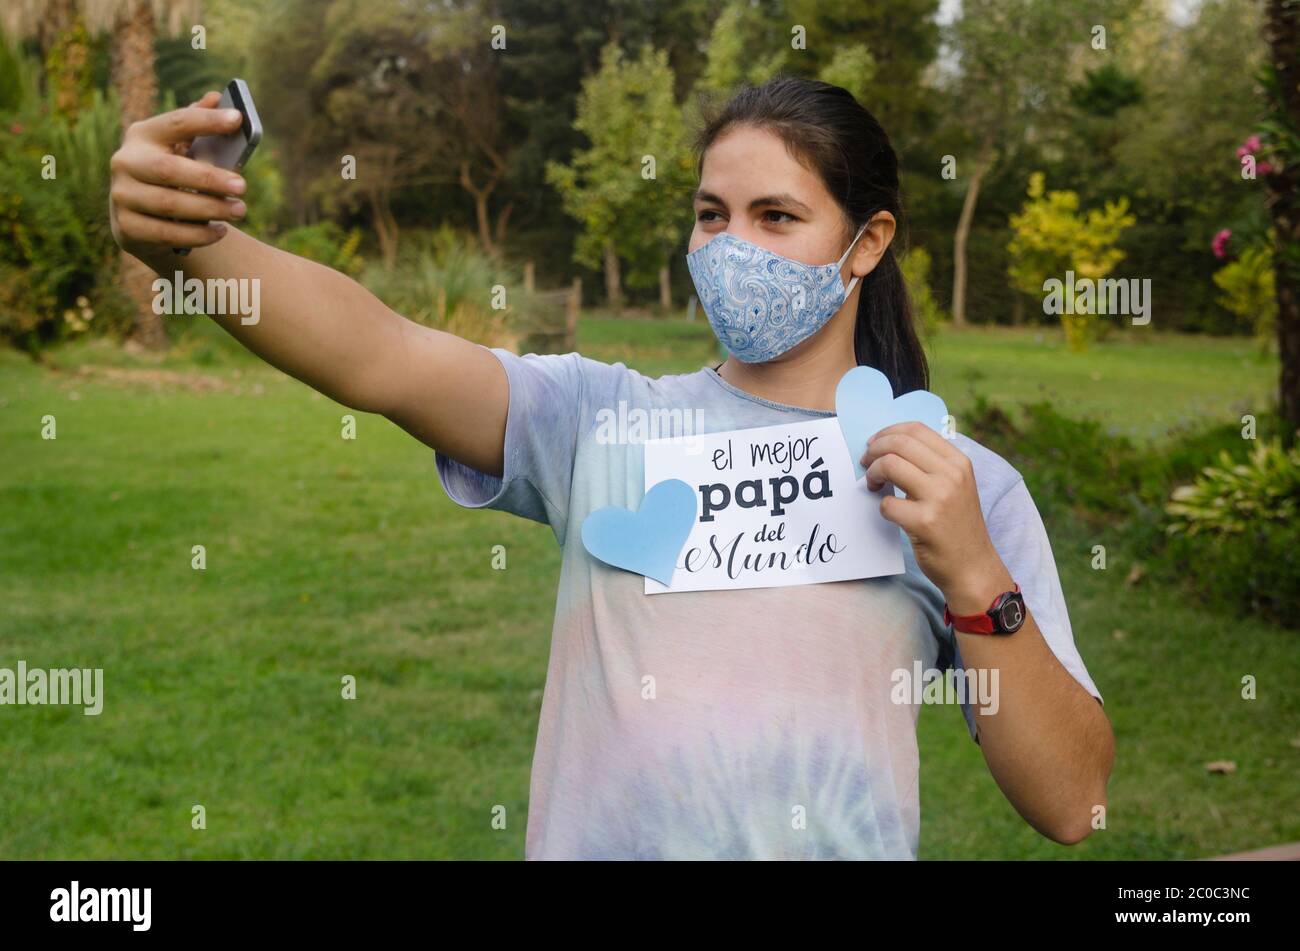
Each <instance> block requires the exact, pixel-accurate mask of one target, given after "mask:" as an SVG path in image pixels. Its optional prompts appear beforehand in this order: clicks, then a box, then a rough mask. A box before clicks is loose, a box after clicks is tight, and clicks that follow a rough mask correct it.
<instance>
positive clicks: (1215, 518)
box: [1165, 439, 1300, 536]
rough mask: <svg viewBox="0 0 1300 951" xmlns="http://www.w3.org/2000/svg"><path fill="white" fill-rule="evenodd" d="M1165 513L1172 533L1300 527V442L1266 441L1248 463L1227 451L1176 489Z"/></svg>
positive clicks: (1251, 454)
mask: <svg viewBox="0 0 1300 951" xmlns="http://www.w3.org/2000/svg"><path fill="white" fill-rule="evenodd" d="M1165 511H1166V512H1168V513H1169V514H1170V515H1171V516H1173V519H1172V521H1171V522H1170V523H1169V526H1168V529H1167V530H1168V532H1169V533H1170V534H1171V535H1188V536H1195V535H1241V534H1242V533H1244V532H1248V531H1250V530H1252V529H1254V528H1255V527H1257V526H1259V525H1262V524H1263V523H1266V522H1282V523H1290V524H1292V525H1293V526H1300V446H1293V447H1292V448H1291V449H1289V450H1288V449H1286V448H1284V447H1283V446H1282V442H1281V440H1276V439H1273V440H1264V441H1261V442H1260V443H1259V445H1257V446H1256V447H1255V448H1254V449H1253V450H1252V451H1251V453H1250V455H1249V456H1248V457H1247V459H1246V461H1244V462H1235V461H1234V460H1233V458H1232V456H1231V455H1229V453H1228V452H1227V451H1226V450H1224V451H1222V452H1220V453H1219V459H1218V464H1217V465H1215V466H1207V467H1206V468H1205V469H1204V470H1202V472H1201V475H1200V477H1199V478H1198V479H1197V480H1196V482H1194V483H1193V484H1191V485H1184V486H1179V487H1178V488H1177V489H1175V490H1174V492H1173V495H1172V496H1171V501H1170V502H1169V504H1168V505H1166V506H1165Z"/></svg>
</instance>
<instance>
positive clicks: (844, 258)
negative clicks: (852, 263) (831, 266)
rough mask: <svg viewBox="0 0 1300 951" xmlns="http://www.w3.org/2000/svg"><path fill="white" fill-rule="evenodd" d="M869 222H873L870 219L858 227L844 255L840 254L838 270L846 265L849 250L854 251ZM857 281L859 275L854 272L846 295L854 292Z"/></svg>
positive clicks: (845, 292)
mask: <svg viewBox="0 0 1300 951" xmlns="http://www.w3.org/2000/svg"><path fill="white" fill-rule="evenodd" d="M868 224H871V222H869V221H868V222H867V224H864V225H863V226H862V227H861V228H859V229H858V233H857V234H855V235H854V236H853V240H852V241H850V242H849V246H848V249H847V250H845V252H844V253H843V254H842V255H840V259H839V262H838V263H836V265H835V269H836V270H839V269H840V268H842V267H844V262H845V261H847V260H848V259H849V251H852V250H853V246H854V245H855V244H857V243H858V238H860V237H862V232H864V231H866V230H867V225H868ZM857 283H858V276H857V275H856V274H854V275H853V279H852V280H851V281H849V286H848V287H846V288H844V296H845V297H848V296H849V295H850V294H852V293H853V288H854V287H855V286H857Z"/></svg>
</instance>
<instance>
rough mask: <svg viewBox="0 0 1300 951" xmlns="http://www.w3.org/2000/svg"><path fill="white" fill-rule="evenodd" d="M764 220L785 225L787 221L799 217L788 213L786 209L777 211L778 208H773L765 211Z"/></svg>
mask: <svg viewBox="0 0 1300 951" xmlns="http://www.w3.org/2000/svg"><path fill="white" fill-rule="evenodd" d="M773 216H775V217H773ZM763 220H764V221H770V222H772V223H773V224H778V225H783V224H785V223H786V222H787V221H796V220H797V219H796V218H795V216H794V215H791V214H788V213H786V212H784V211H777V210H776V209H771V210H769V211H765V212H763Z"/></svg>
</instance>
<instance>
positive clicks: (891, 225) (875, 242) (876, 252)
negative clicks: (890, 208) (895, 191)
mask: <svg viewBox="0 0 1300 951" xmlns="http://www.w3.org/2000/svg"><path fill="white" fill-rule="evenodd" d="M897 226H898V222H897V221H895V220H894V216H893V215H892V214H890V213H889V212H887V211H878V212H876V213H875V214H874V215H872V216H871V221H869V222H868V223H867V227H866V229H865V230H864V231H863V232H862V236H861V237H859V238H858V243H857V244H856V245H854V246H853V253H852V254H850V255H849V273H850V274H852V275H853V276H854V277H858V278H863V277H866V276H867V275H868V274H870V273H871V272H872V271H874V270H875V269H876V265H877V264H879V263H880V259H881V258H882V257H884V256H885V251H887V250H888V249H889V244H890V242H891V241H893V240H894V230H895V228H897Z"/></svg>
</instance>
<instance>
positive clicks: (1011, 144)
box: [947, 0, 1122, 325]
mask: <svg viewBox="0 0 1300 951" xmlns="http://www.w3.org/2000/svg"><path fill="white" fill-rule="evenodd" d="M1121 8H1122V4H1121V3H1118V2H1112V0H1105V2H1103V3H1101V4H1100V5H1098V4H1093V5H1084V4H1079V3H1074V2H1070V3H1060V2H1058V0H963V3H962V15H961V17H960V19H958V20H957V21H956V22H955V23H954V24H952V26H951V28H950V30H949V33H950V42H951V45H952V47H953V51H954V52H955V53H956V54H957V72H956V73H955V75H953V76H951V77H950V78H949V80H948V83H947V85H948V88H949V91H950V92H951V94H952V106H953V109H954V115H955V116H956V117H957V119H958V122H959V124H960V126H961V128H962V129H963V130H964V132H965V136H966V138H967V140H968V142H969V143H970V148H969V149H968V150H967V154H968V155H969V156H970V157H969V158H966V159H964V161H962V162H959V165H958V167H959V173H958V174H959V177H961V172H960V169H961V168H963V167H964V168H965V169H966V172H965V175H964V177H965V179H966V191H965V196H964V199H963V201H962V208H961V214H960V216H959V217H958V219H957V227H956V230H955V231H954V233H953V286H952V318H953V323H954V324H956V325H963V324H965V323H966V245H967V241H968V239H969V237H970V230H971V224H972V222H973V221H974V218H975V209H976V206H977V204H978V201H979V194H980V187H981V185H982V184H983V182H984V180H985V178H986V177H987V176H988V175H989V173H990V172H991V171H992V170H993V167H994V165H995V164H996V163H997V162H999V161H1002V160H1006V159H1008V158H1009V157H1010V156H1012V155H1014V152H1015V150H1016V149H1017V148H1018V147H1021V146H1023V145H1025V144H1026V143H1031V142H1033V141H1034V140H1035V138H1036V135H1035V133H1036V131H1037V127H1038V126H1041V125H1043V124H1045V123H1048V122H1050V121H1051V120H1052V119H1053V117H1054V116H1056V115H1059V114H1060V112H1061V111H1062V109H1063V107H1064V106H1065V105H1066V103H1067V101H1068V92H1069V89H1070V85H1071V82H1072V79H1073V78H1074V74H1076V73H1078V72H1080V71H1081V70H1082V64H1083V63H1084V60H1083V56H1084V55H1085V54H1086V52H1087V51H1089V50H1090V48H1091V47H1090V42H1095V40H1094V39H1093V38H1094V37H1096V35H1097V34H1096V33H1094V32H1093V28H1094V27H1095V26H1096V25H1098V24H1100V25H1102V26H1106V25H1107V24H1109V25H1110V26H1112V27H1113V26H1115V25H1117V24H1118V23H1119V22H1120V18H1119V17H1118V16H1117V15H1115V14H1114V13H1112V12H1111V11H1118V10H1119V9H1121Z"/></svg>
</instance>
